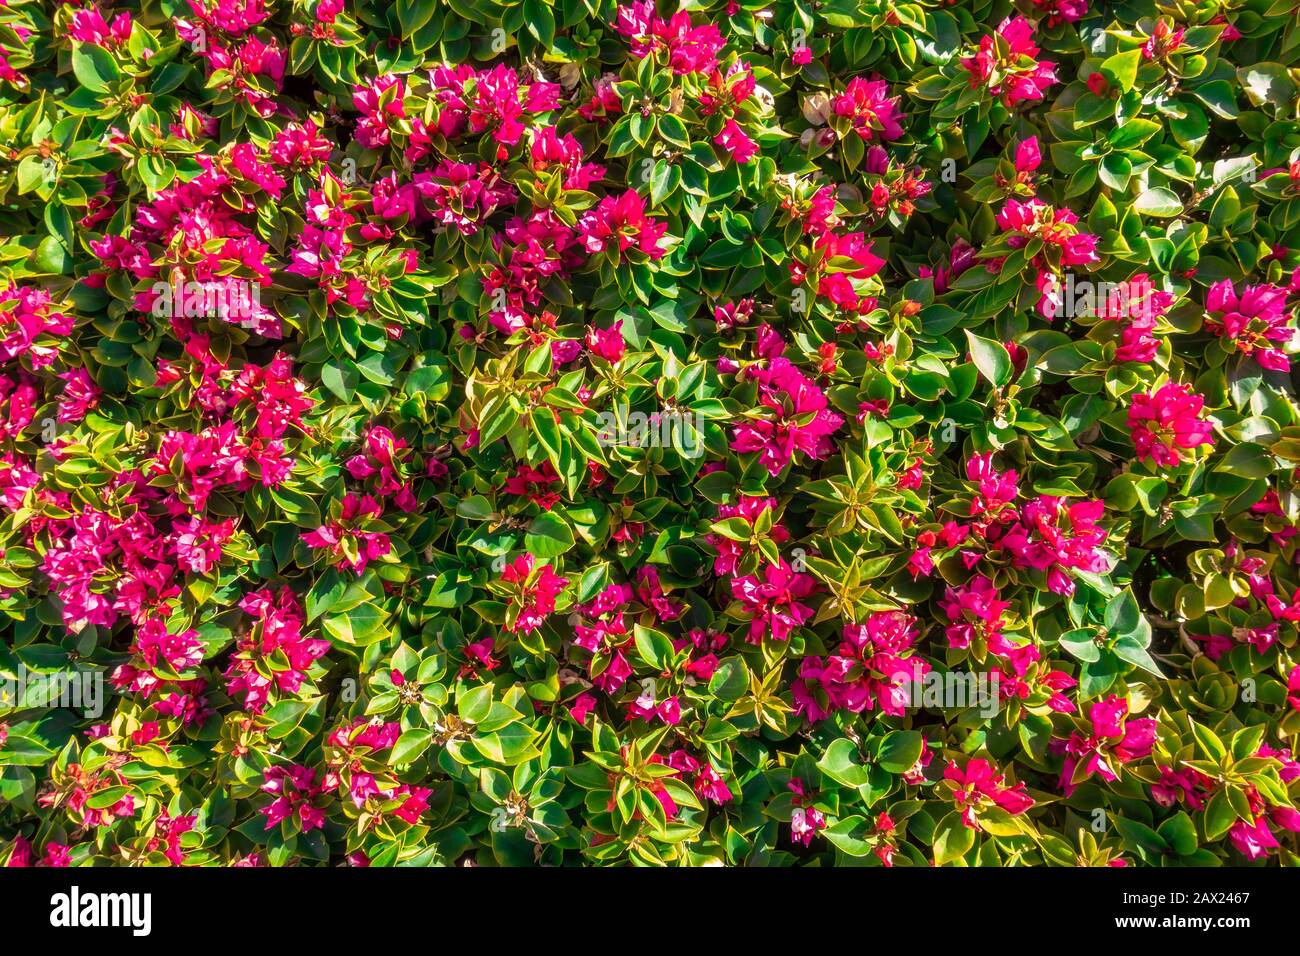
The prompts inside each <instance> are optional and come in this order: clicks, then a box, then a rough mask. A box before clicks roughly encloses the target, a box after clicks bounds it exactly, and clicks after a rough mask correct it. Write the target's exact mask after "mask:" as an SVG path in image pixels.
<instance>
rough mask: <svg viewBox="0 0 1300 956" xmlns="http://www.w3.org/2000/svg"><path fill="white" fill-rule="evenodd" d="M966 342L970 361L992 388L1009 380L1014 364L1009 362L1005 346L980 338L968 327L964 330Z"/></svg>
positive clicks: (1000, 385)
mask: <svg viewBox="0 0 1300 956" xmlns="http://www.w3.org/2000/svg"><path fill="white" fill-rule="evenodd" d="M966 344H967V346H968V348H969V349H970V355H971V361H973V362H974V363H975V367H976V368H977V369H979V371H980V374H981V375H983V376H984V378H985V379H986V380H987V381H989V382H990V383H992V385H993V387H994V388H1001V387H1002V386H1004V385H1006V384H1007V383H1008V382H1010V381H1011V376H1012V375H1013V374H1014V372H1015V366H1014V365H1012V364H1011V356H1010V355H1008V354H1007V349H1006V346H1004V345H1003V344H1002V343H1001V342H994V341H993V340H992V339H985V338H981V337H980V336H978V335H976V334H975V333H974V332H972V331H970V330H969V329H967V330H966Z"/></svg>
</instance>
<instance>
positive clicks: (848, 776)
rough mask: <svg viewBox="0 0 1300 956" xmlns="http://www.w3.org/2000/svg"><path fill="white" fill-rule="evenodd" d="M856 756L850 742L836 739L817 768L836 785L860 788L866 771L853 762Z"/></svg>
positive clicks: (864, 780) (855, 748) (855, 749)
mask: <svg viewBox="0 0 1300 956" xmlns="http://www.w3.org/2000/svg"><path fill="white" fill-rule="evenodd" d="M857 756H858V748H857V746H856V745H855V744H854V743H853V742H852V741H851V740H849V739H847V738H845V737H837V738H836V739H835V740H833V741H831V745H830V746H829V747H827V748H826V753H824V754H823V755H822V759H821V760H818V761H817V768H818V769H819V770H820V771H821V772H822V773H824V774H826V776H828V777H830V778H831V779H832V780H834V781H835V782H836V783H841V784H843V785H844V786H846V787H855V788H856V787H860V786H862V785H863V784H864V783H866V782H867V770H866V768H865V767H863V766H862V765H861V764H858V763H855V762H854V758H855V757H857ZM909 766H910V765H909Z"/></svg>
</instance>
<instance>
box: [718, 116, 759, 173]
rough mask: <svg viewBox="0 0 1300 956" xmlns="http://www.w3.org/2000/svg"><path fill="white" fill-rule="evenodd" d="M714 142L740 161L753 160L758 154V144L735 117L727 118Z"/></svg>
mask: <svg viewBox="0 0 1300 956" xmlns="http://www.w3.org/2000/svg"><path fill="white" fill-rule="evenodd" d="M713 142H714V145H716V146H718V147H719V148H720V149H721V150H722V151H723V152H725V153H729V154H731V158H732V159H733V160H735V161H736V162H738V163H748V162H751V161H752V160H753V159H754V157H755V156H757V155H758V146H757V145H755V143H754V141H753V140H752V139H750V138H749V136H747V135H746V134H745V131H744V130H743V129H741V128H740V124H738V123H737V122H736V121H735V120H733V119H729V120H727V122H726V123H725V124H724V125H723V127H722V132H720V133H719V134H718V135H717V136H715V137H713Z"/></svg>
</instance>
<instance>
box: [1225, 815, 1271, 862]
mask: <svg viewBox="0 0 1300 956" xmlns="http://www.w3.org/2000/svg"><path fill="white" fill-rule="evenodd" d="M1228 839H1230V840H1231V841H1232V845H1233V846H1234V847H1235V848H1236V849H1237V851H1238V852H1239V853H1241V854H1242V855H1243V856H1244V857H1245V858H1246V859H1248V860H1259V859H1263V858H1264V857H1266V856H1268V855H1269V851H1270V850H1276V849H1277V848H1278V846H1279V844H1278V842H1277V837H1275V836H1273V831H1272V830H1271V829H1269V826H1268V818H1267V817H1263V816H1261V817H1260V818H1259V819H1257V820H1255V821H1254V822H1253V823H1247V822H1246V821H1245V820H1238V821H1237V822H1235V823H1234V824H1233V825H1232V827H1231V829H1229V830H1228Z"/></svg>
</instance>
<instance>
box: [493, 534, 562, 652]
mask: <svg viewBox="0 0 1300 956" xmlns="http://www.w3.org/2000/svg"><path fill="white" fill-rule="evenodd" d="M536 561H537V559H536V558H534V557H533V556H532V555H531V554H529V553H527V552H525V553H523V554H521V555H520V556H519V557H517V558H515V560H514V561H512V562H511V563H510V564H508V565H506V568H505V570H504V571H502V572H501V581H502V582H503V583H505V584H510V585H514V588H513V589H512V595H511V599H510V609H509V610H508V611H507V613H506V630H508V631H514V632H520V631H522V632H523V633H525V634H528V633H531V632H532V631H535V630H537V629H538V628H539V627H541V626H542V623H543V622H544V621H545V620H546V617H547V615H549V614H550V613H551V612H552V611H554V610H555V599H556V597H557V596H558V595H559V593H560V592H561V591H562V590H564V586H565V585H566V584H568V583H569V580H568V578H562V577H560V576H559V575H558V574H556V573H555V571H554V569H552V567H551V566H550V565H549V564H543V565H542V566H541V567H540V568H537V567H535V565H536Z"/></svg>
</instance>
